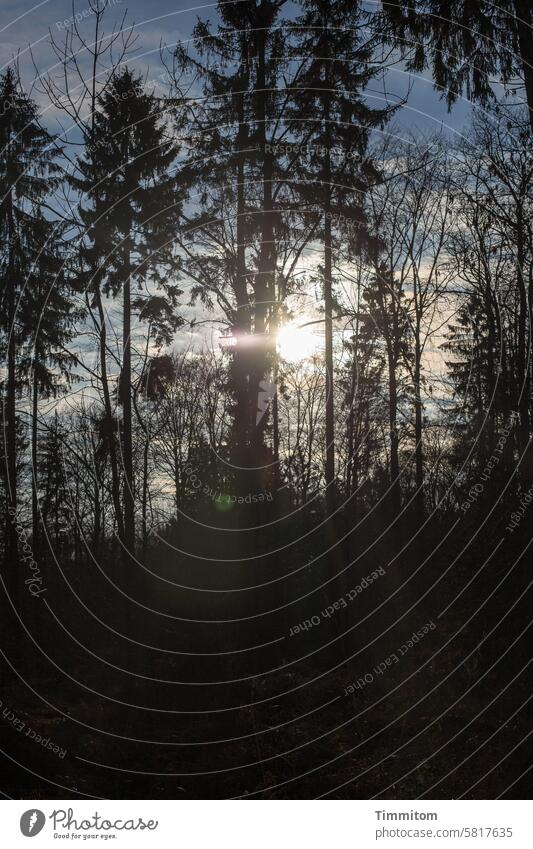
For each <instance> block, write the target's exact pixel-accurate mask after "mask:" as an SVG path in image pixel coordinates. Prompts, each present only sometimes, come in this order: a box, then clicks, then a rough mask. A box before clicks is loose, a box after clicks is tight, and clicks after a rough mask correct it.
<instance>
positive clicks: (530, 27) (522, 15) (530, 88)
mask: <svg viewBox="0 0 533 849" xmlns="http://www.w3.org/2000/svg"><path fill="white" fill-rule="evenodd" d="M514 10H515V16H516V26H517V33H518V46H519V50H520V58H521V60H522V68H523V71H524V86H525V90H526V103H527V106H528V112H529V123H530V126H531V131H532V132H533V21H532V15H531V0H514Z"/></svg>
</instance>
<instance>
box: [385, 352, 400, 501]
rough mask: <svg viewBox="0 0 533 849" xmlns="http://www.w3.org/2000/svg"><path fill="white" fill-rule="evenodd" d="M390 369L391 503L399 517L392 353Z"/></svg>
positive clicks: (389, 358)
mask: <svg viewBox="0 0 533 849" xmlns="http://www.w3.org/2000/svg"><path fill="white" fill-rule="evenodd" d="M388 368H389V429H390V486H391V503H392V509H393V512H394V515H395V516H397V515H398V513H399V512H400V508H401V493H400V460H399V447H398V443H399V440H398V385H397V380H396V363H395V359H394V356H393V355H392V353H390V352H389V356H388Z"/></svg>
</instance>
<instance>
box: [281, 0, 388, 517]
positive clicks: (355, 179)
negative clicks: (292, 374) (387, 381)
mask: <svg viewBox="0 0 533 849" xmlns="http://www.w3.org/2000/svg"><path fill="white" fill-rule="evenodd" d="M302 6H303V13H302V15H301V16H300V17H299V18H298V19H297V20H296V23H295V25H294V43H293V50H294V54H295V55H296V56H298V57H304V59H303V62H302V66H301V67H300V68H299V72H298V74H297V75H296V78H295V81H294V82H293V91H292V100H293V110H292V123H291V136H292V137H293V138H294V139H295V140H297V141H298V142H299V143H300V145H302V146H304V147H306V148H308V149H309V150H310V153H311V155H310V156H309V157H308V160H307V162H305V164H304V163H303V162H300V169H299V172H298V174H299V178H300V180H299V193H300V197H301V198H302V199H303V200H304V203H305V204H306V205H312V206H313V207H315V208H318V209H319V210H320V217H321V226H320V230H319V233H320V238H321V240H322V242H323V251H324V254H323V268H322V275H323V286H324V321H325V373H326V380H325V384H326V386H325V393H326V432H325V440H326V452H325V453H326V461H325V482H326V496H327V502H328V507H329V510H330V512H333V510H334V508H335V427H334V420H335V399H334V382H333V308H334V292H333V268H334V256H333V254H334V249H335V239H334V232H335V230H336V229H339V228H338V224H336V222H340V221H346V220H350V221H352V222H356V224H357V225H359V227H358V231H357V238H356V239H354V240H353V241H354V243H355V244H356V245H357V246H358V247H359V248H360V246H361V245H362V244H363V243H364V240H365V236H364V233H365V228H364V212H363V199H364V193H365V191H366V189H367V187H368V185H369V183H370V182H373V181H375V180H376V179H377V178H378V174H377V172H376V170H375V168H374V166H373V164H372V163H371V161H370V160H367V159H366V151H367V145H368V141H369V138H370V134H371V131H372V130H373V129H374V128H375V127H378V126H381V127H382V126H383V125H384V123H385V122H386V121H387V119H388V117H389V115H390V110H389V109H388V108H385V109H373V108H372V107H371V106H370V105H369V103H368V101H367V99H366V98H365V95H364V89H365V87H366V86H367V85H368V84H369V83H370V81H371V80H372V79H374V78H375V77H376V75H377V74H378V73H380V69H379V68H377V67H376V66H375V65H372V64H371V60H372V57H373V54H374V50H375V48H376V41H375V39H374V38H373V37H372V36H370V37H369V36H368V33H367V28H366V25H367V20H366V17H365V15H364V13H363V11H362V7H361V5H360V4H359V3H358V2H356V3H354V2H352V0H335V2H328V0H304V2H303V3H302ZM302 115H305V116H306V117H305V120H303V121H302V119H301V116H302ZM311 142H312V144H311ZM311 175H312V176H311ZM310 176H311V179H310ZM340 229H341V230H342V225H341V227H340Z"/></svg>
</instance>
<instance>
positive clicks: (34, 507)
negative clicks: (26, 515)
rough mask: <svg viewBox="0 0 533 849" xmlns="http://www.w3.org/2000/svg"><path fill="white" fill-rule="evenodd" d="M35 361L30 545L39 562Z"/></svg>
mask: <svg viewBox="0 0 533 849" xmlns="http://www.w3.org/2000/svg"><path fill="white" fill-rule="evenodd" d="M36 365H37V363H34V364H33V398H32V417H31V465H32V475H31V520H32V547H33V556H34V558H35V561H36V562H37V563H38V562H39V553H40V552H39V549H40V524H39V498H38V476H37V451H38V445H37V414H38V410H39V397H38V392H39V389H38V386H37V368H36Z"/></svg>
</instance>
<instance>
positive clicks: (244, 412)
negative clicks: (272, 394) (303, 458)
mask: <svg viewBox="0 0 533 849" xmlns="http://www.w3.org/2000/svg"><path fill="white" fill-rule="evenodd" d="M240 80H241V81H240V83H239V85H240V88H241V91H240V92H239V94H238V106H237V111H238V122H239V131H238V134H237V147H238V159H237V187H236V188H237V225H236V236H237V248H236V256H237V268H236V279H235V287H236V292H235V295H236V301H237V311H236V322H235V327H234V333H235V334H236V338H237V345H236V347H235V351H234V354H233V362H232V380H233V384H234V390H235V411H234V423H233V428H234V433H233V463H234V465H235V466H236V477H237V488H238V490H239V491H242V492H244V491H245V489H246V484H245V483H244V482H243V478H244V475H245V472H244V471H243V467H245V466H246V462H247V448H248V443H249V422H250V418H251V410H250V408H251V402H250V397H249V387H248V368H247V364H246V351H245V350H244V349H243V348H242V347H241V346H240V345H239V343H238V340H239V339H240V338H241V337H242V336H245V335H247V334H248V333H249V331H250V311H249V303H248V293H247V278H246V222H245V214H246V210H245V173H244V159H245V154H244V152H243V150H244V148H245V145H246V141H247V136H248V133H247V127H246V124H245V115H244V89H245V86H246V80H247V74H246V72H245V70H244V69H243V70H242V73H241V77H240Z"/></svg>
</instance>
